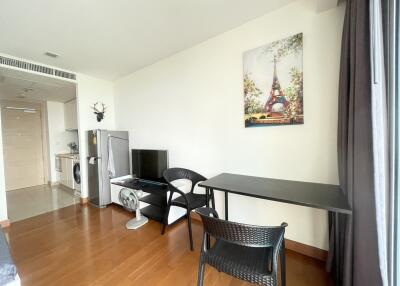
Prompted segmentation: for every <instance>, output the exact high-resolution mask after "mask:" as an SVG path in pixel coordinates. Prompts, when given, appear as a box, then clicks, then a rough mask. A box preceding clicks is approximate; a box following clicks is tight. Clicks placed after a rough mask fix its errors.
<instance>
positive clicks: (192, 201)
mask: <svg viewBox="0 0 400 286" xmlns="http://www.w3.org/2000/svg"><path fill="white" fill-rule="evenodd" d="M163 176H164V179H165V180H166V181H167V183H168V189H169V191H170V195H169V198H168V202H167V210H166V212H165V216H164V224H163V228H162V231H161V234H164V232H165V228H166V226H167V225H168V214H169V210H170V208H171V206H177V207H181V208H185V209H186V216H187V221H188V229H189V241H190V250H193V237H192V219H191V217H190V212H191V211H192V210H195V209H197V208H199V207H203V206H206V204H207V200H211V203H212V206H213V207H215V201H214V193H213V192H211V194H210V197H209V198H208V197H207V196H206V195H203V194H196V193H194V188H195V186H196V184H197V183H199V182H202V181H206V180H207V179H206V178H205V177H203V176H202V175H200V174H198V173H196V172H194V171H192V170H188V169H184V168H170V169H167V170H165V171H164V174H163ZM181 179H186V180H189V181H190V182H191V189H190V191H189V192H188V193H184V192H183V191H182V190H180V189H179V188H177V187H175V186H174V184H173V182H174V181H176V180H181ZM174 194H177V195H178V197H176V198H174Z"/></svg>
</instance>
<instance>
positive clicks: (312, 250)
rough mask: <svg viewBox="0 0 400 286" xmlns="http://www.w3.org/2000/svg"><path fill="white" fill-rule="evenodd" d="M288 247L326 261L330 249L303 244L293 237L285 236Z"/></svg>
mask: <svg viewBox="0 0 400 286" xmlns="http://www.w3.org/2000/svg"><path fill="white" fill-rule="evenodd" d="M285 246H286V249H289V250H292V251H294V252H297V253H300V254H303V255H305V256H309V257H312V258H315V259H318V260H321V261H326V260H327V259H328V251H326V250H323V249H320V248H318V247H315V246H311V245H307V244H303V243H300V242H297V241H294V240H291V239H287V238H285Z"/></svg>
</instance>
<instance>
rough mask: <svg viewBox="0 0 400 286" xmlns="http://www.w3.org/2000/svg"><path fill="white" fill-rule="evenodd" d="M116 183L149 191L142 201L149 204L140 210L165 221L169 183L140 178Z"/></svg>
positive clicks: (146, 214) (161, 221)
mask: <svg viewBox="0 0 400 286" xmlns="http://www.w3.org/2000/svg"><path fill="white" fill-rule="evenodd" d="M114 184H117V185H119V186H122V187H126V188H129V189H134V190H142V191H143V192H144V193H147V194H148V195H146V196H144V197H142V198H141V199H140V201H142V202H144V203H146V204H148V206H146V207H144V208H141V209H140V211H141V212H142V214H143V215H144V216H146V217H148V218H149V219H152V220H155V221H158V222H160V223H164V215H165V211H166V208H167V192H168V185H167V184H165V183H159V182H151V181H144V180H140V179H129V180H125V181H123V182H118V183H114Z"/></svg>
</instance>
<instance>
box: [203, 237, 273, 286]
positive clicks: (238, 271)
mask: <svg viewBox="0 0 400 286" xmlns="http://www.w3.org/2000/svg"><path fill="white" fill-rule="evenodd" d="M203 255H204V256H203V259H204V260H205V262H206V263H208V264H210V265H211V266H213V267H215V268H216V269H217V270H219V271H221V272H225V273H227V274H230V275H232V276H234V277H236V278H239V279H242V280H246V281H251V282H253V283H258V284H261V285H276V284H275V283H276V281H275V280H276V278H275V277H273V276H272V269H271V265H272V248H271V247H247V246H241V245H237V244H234V243H229V242H226V241H224V240H217V241H216V243H215V244H214V245H213V246H212V247H211V248H210V249H209V250H208V251H207V252H206V253H204V254H203Z"/></svg>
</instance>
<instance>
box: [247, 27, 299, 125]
mask: <svg viewBox="0 0 400 286" xmlns="http://www.w3.org/2000/svg"><path fill="white" fill-rule="evenodd" d="M243 69H244V75H243V89H244V115H245V126H246V127H256V126H270V125H287V124H303V123H304V114H303V34H297V35H294V36H291V37H288V38H285V39H282V40H279V41H276V42H272V43H270V44H267V45H264V46H262V47H259V48H256V49H253V50H250V51H247V52H245V53H244V54H243Z"/></svg>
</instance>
